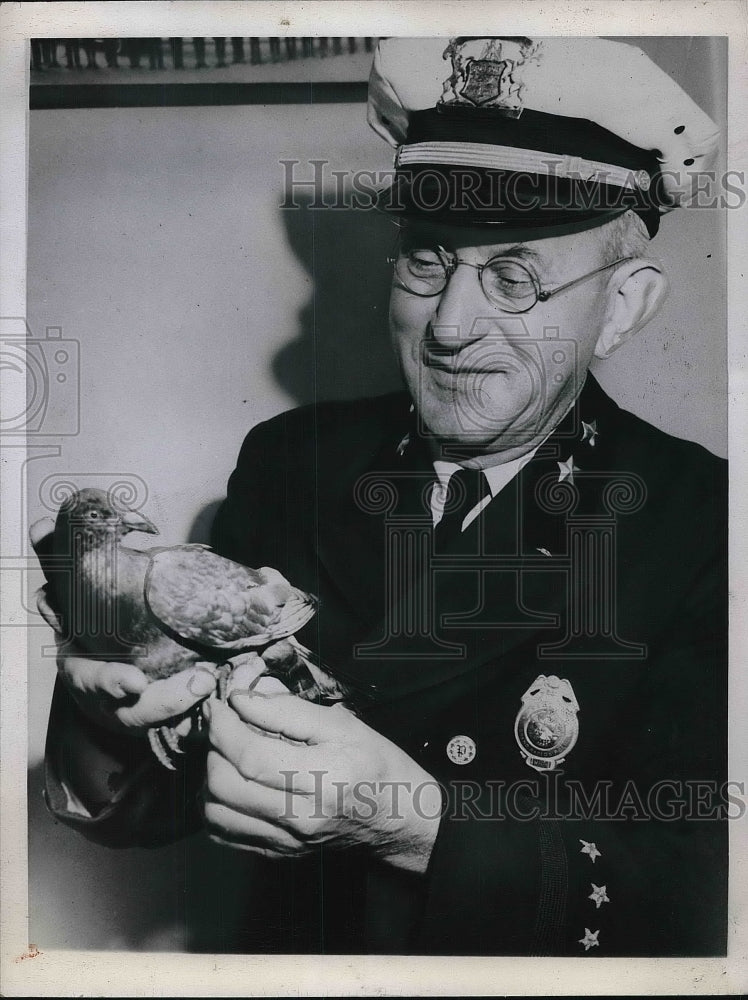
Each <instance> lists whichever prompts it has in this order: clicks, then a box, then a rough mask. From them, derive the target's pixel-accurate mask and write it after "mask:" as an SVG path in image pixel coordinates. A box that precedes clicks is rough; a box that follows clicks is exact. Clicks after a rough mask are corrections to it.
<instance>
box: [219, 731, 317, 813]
mask: <svg viewBox="0 0 748 1000" xmlns="http://www.w3.org/2000/svg"><path fill="white" fill-rule="evenodd" d="M284 778H286V779H287V787H286V788H269V787H268V786H267V785H260V784H258V782H256V781H247V779H246V778H244V777H243V776H242V775H241V774H240V773H239V772H238V771H237V769H236V768H235V767H234V765H233V764H230V763H229V762H228V761H227V760H226V758H225V757H222V756H221V754H220V753H218V751H216V750H211V751H210V753H209V754H208V760H207V763H206V779H205V781H206V787H207V790H208V793H209V796H210V798H212V799H214V800H215V801H216V802H221V803H223V804H224V805H228V806H230V808H232V809H235V810H236V811H237V812H240V813H243V814H244V815H245V816H254V817H255V819H263V820H267V822H269V823H279V824H280V825H281V826H284V827H287V828H288V826H289V824H290V825H291V826H293V823H294V821H297V822H298V821H300V820H304V819H308V817H309V814H310V813H311V812H312V810H313V809H314V803H313V801H312V800H311V796H310V795H299V794H295V793H297V792H298V791H299V790H300V786H301V785H302V781H303V779H304V778H306V781H305V782H304V784H305V785H306V786H307V787H308V788H309V791H310V793H311V792H312V791H313V788H312V786H311V778H310V777H309V775H301V774H293V772H288V773H287V775H285V776H284Z"/></svg>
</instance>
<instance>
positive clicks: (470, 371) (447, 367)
mask: <svg viewBox="0 0 748 1000" xmlns="http://www.w3.org/2000/svg"><path fill="white" fill-rule="evenodd" d="M422 360H423V363H424V365H425V366H426V367H427V368H430V369H432V370H435V371H438V372H443V373H444V374H446V375H452V376H455V377H456V376H459V375H507V374H510V373H515V372H517V371H519V368H518V366H517V365H516V364H513V363H512V362H511V361H509V359H508V358H501V359H498V358H497V359H496V361H491V362H490V363H484V362H481V361H480V360H479V359H477V358H476V359H472V360H471V359H469V358H465V359H461V358H459V357H457V356H455V355H451V356H450V355H448V354H444V353H439V354H437V353H434V352H433V351H430V350H425V351H424V352H423V354H422Z"/></svg>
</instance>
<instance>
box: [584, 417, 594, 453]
mask: <svg viewBox="0 0 748 1000" xmlns="http://www.w3.org/2000/svg"><path fill="white" fill-rule="evenodd" d="M596 437H597V420H593V421H592V422H591V423H589V424H586V423H585V422H584V420H583V421H582V440H583V441H587V440H589V442H590V445H591V446H592V447H593V448H594V447H595V438H596Z"/></svg>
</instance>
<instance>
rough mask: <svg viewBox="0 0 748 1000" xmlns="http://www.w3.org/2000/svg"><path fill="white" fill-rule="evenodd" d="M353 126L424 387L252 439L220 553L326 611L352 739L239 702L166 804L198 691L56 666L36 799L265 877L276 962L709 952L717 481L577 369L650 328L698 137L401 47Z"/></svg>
mask: <svg viewBox="0 0 748 1000" xmlns="http://www.w3.org/2000/svg"><path fill="white" fill-rule="evenodd" d="M634 77H636V79H637V80H638V81H639V83H640V85H641V86H640V90H641V91H642V92H644V91H647V92H649V93H650V94H651V95H652V105H653V107H654V108H655V109H656V111H653V113H652V114H649V115H646V116H642V115H641V114H640V112H639V109H637V108H634V107H632V105H631V102H630V100H629V99H628V97H627V95H626V92H625V88H624V85H623V83H624V81H626V80H630V79H632V78H634ZM369 120H370V122H371V124H372V125H373V127H374V128H375V129H376V130H377V131H378V132H379V133H380V134H381V135H383V136H384V137H385V138H386V139H387V140H388V141H389V142H391V143H392V144H393V145H394V146H396V147H397V150H398V153H397V159H396V166H397V171H396V176H395V180H394V183H393V184H392V186H391V187H390V188H388V190H387V191H385V192H383V193H382V194H381V196H380V207H381V208H382V209H383V210H384V211H386V212H388V213H390V214H391V216H392V218H393V219H394V220H396V222H397V226H398V238H397V245H396V247H395V248H394V249H393V256H392V263H393V285H392V296H391V307H390V327H391V334H392V340H393V344H394V348H395V351H396V353H397V357H398V359H399V362H400V367H401V370H402V374H403V378H404V382H405V386H406V389H407V391H406V392H404V393H397V394H394V395H390V396H384V397H380V398H376V399H368V400H359V401H355V402H351V403H330V404H321V405H319V406H316V407H309V408H304V409H301V410H296V411H293V412H290V413H286V414H283V415H281V416H279V417H277V418H275V419H273V420H270V421H268V422H267V423H265V424H262V425H260V426H258V427H256V428H255V429H254V430H253V431H251V433H250V434H249V435H248V437H247V438H246V440H245V442H244V445H243V448H242V451H241V454H240V456H239V460H238V464H237V467H236V470H235V472H234V473H233V475H232V477H231V480H230V482H229V487H228V496H227V499H226V501H225V503H224V504H223V506H222V507H221V509H220V510H219V512H218V515H217V518H216V522H215V526H214V545H215V547H216V549H217V550H218V551H219V552H221V553H222V554H224V555H226V556H229V557H230V558H232V559H235V560H237V561H240V562H244V563H247V564H249V565H255V566H257V565H261V564H267V565H271V566H274V567H277V568H278V569H280V570H281V571H282V572H283V573H284V574H285V575H286V576H288V578H289V579H291V580H292V581H293V583H294V584H295V585H297V586H299V587H302V588H305V589H307V590H309V591H312V592H314V593H316V594H317V595H319V597H320V609H319V612H318V614H317V616H316V617H315V619H313V620H312V622H311V623H310V624H309V625H308V626H306V627H305V629H304V630H303V631H302V633H301V638H302V640H303V641H304V642H305V643H306V644H307V645H308V646H309V647H311V648H313V649H314V650H315V652H316V653H317V654H318V655H319V656H320V657H321V659H322V661H323V662H324V663H325V664H326V665H327V666H328V667H329V669H330V670H331V671H332V672H333V673H337V674H338V675H339V676H340V677H341V678H342V679H344V680H345V682H346V685H347V686H348V689H349V691H350V693H351V694H350V699H349V705H348V708H351V709H353V711H349V710H348V709H347V708H344V707H341V706H326V705H315V704H310V703H308V702H304V701H302V700H300V699H298V698H295V697H292V696H288V695H284V694H282V693H278V692H277V691H274V690H272V689H271V687H270V686H268V687H266V688H265V689H264V692H263V688H262V685H260V686H259V687H257V688H253V690H252V691H250V690H248V689H244V690H242V687H241V685H240V684H237V685H235V689H234V692H233V694H232V695H231V697H230V700H229V704H224V703H222V702H221V701H219V700H216V699H213V698H211V699H210V700H209V701H207V702H205V703H204V714H205V717H206V718H207V719H208V732H209V740H210V748H209V751H208V753H207V759H206V757H205V754H204V752H201V751H200V750H188V752H187V753H186V754H185V760H184V763H183V764H182V766H181V768H180V770H179V772H178V774H177V776H176V777H174V776H173V775H171V774H170V773H167V772H166V771H163V770H161V769H160V768H159V765H158V764H156V763H155V762H154V761H152V760H150V759H149V756H148V751H147V748H146V747H145V746H144V742H143V741H142V740H137V739H135V738H134V734H137V733H141V732H142V730H143V729H145V728H146V727H148V726H152V725H154V724H157V723H159V722H162V721H164V720H165V719H168V718H170V717H172V716H174V715H175V714H176V713H177V712H179V711H183V710H184V709H186V708H188V707H189V705H190V704H193V703H195V702H197V701H199V700H201V699H203V698H205V695H206V694H207V693H209V690H210V689H211V688H212V680H211V679H210V678H208V681H207V686H204V687H203V688H198V687H197V684H198V683H200V682H201V678H200V677H197V680H196V675H195V674H194V673H191V672H184V673H183V674H178V675H175V676H174V677H172V678H169V679H168V680H164V681H157V682H154V683H152V684H150V685H146V683H145V679H144V678H143V677H142V675H141V676H138V674H139V672H138V671H136V670H135V668H134V667H132V666H127V665H122V666H121V667H116V666H115V665H107V669H102V668H101V665H100V664H94V663H92V661H87V660H82V659H81V658H79V657H75V656H67V657H63V658H62V659H61V675H62V682H61V683H60V684H59V685H58V689H57V692H56V695H55V701H54V705H53V711H52V719H51V723H50V739H49V741H48V748H49V754H48V769H49V780H48V800H49V804H50V806H51V808H52V809H53V811H54V812H55V813H56V815H58V816H59V817H60V818H61V819H62V820H63V821H65V822H67V823H69V824H71V825H73V826H76V827H77V828H79V829H81V831H82V832H84V833H85V834H86V835H87V836H89V837H91V838H92V839H94V840H98V841H100V842H102V843H107V844H111V845H135V844H158V843H163V842H166V841H168V840H171V839H175V838H177V837H179V836H182V835H184V833H185V832H188V831H190V830H193V829H196V828H198V827H199V826H201V825H202V826H204V827H205V828H206V829H207V831H208V832H209V834H210V835H211V837H212V838H213V839H214V840H216V841H217V842H219V843H222V844H225V845H226V846H227V848H228V849H229V850H230V849H239V850H247V851H251V852H256V853H258V854H260V855H264V856H265V858H266V859H267V860H266V861H265V862H264V864H263V866H262V867H263V874H262V878H264V879H265V880H266V881H265V883H263V884H264V885H265V890H262V889H261V888H260V887H259V885H260V883H259V882H258V883H257V885H256V886H255V889H254V892H255V896H254V900H255V903H252V902H250V904H249V905H250V906H254V905H256V906H257V907H260V908H262V907H263V906H265V905H266V903H265V902H264V901H266V900H267V899H269V898H270V897H271V896H272V895H273V894H275V895H277V894H278V891H279V886H282V887H283V891H284V892H285V893H287V896H285V897H284V899H285V900H286V905H284V906H283V905H282V906H281V907H280V908H279V909H278V911H277V913H276V920H278V921H280V926H279V927H278V928H277V933H276V935H275V938H274V939H273V941H271V940H270V939H271V937H272V935H269V936H268V945H267V947H268V948H282V949H283V950H291V951H293V950H295V948H296V947H298V944H295V943H297V942H298V941H299V940H300V937H299V935H298V924H299V922H300V921H301V920H302V919H305V920H309V919H310V914H314V915H315V919H316V920H317V922H318V923H317V925H316V926H315V931H314V934H312V936H311V938H312V942H313V943H312V945H311V947H313V948H314V949H315V950H324V951H329V952H335V951H343V952H351V951H353V952H361V951H371V952H412V953H441V954H485V955H492V954H530V955H545V954H558V955H597V954H599V955H607V956H610V955H644V954H660V955H665V954H669V955H680V954H717V953H720V952H723V951H724V949H725V930H726V922H725V910H726V870H727V865H726V832H725V822H724V808H723V806H724V802H723V801H722V791H723V789H722V783H723V782H724V781H725V778H726V774H725V767H726V748H725V716H726V658H725V637H726V612H725V547H726V504H725V481H726V477H725V469H724V463H723V462H721V461H720V460H718V459H716V458H714V457H713V456H711V455H710V454H709V453H707V452H706V451H704V450H703V449H702V448H700V447H698V446H696V445H694V444H690V443H687V442H684V441H680V440H677V439H674V438H672V437H669V436H667V435H665V434H664V433H662V432H660V431H658V430H656V429H655V428H653V427H651V426H649V425H648V424H646V423H644V422H643V421H642V420H640V419H638V418H637V417H635V416H633V415H632V414H630V413H627V412H625V411H623V410H621V409H619V407H618V406H617V405H616V404H615V403H614V402H613V401H612V400H611V399H609V398H608V397H607V396H606V395H605V393H604V392H603V391H602V389H601V388H600V387H599V386H598V385H597V383H596V382H595V380H594V379H593V378H592V376H591V375H589V374H588V368H589V365H590V363H591V361H592V360H593V358H606V357H608V356H609V355H610V354H612V353H613V352H614V351H615V350H617V348H619V347H620V346H622V345H623V344H625V343H626V341H627V340H628V339H629V338H630V337H631V336H632V335H633V334H635V333H636V332H637V331H638V330H640V329H641V328H642V327H643V326H644V325H645V324H646V323H647V322H648V321H649V320H650V319H651V317H652V316H653V315H654V314H655V312H656V310H657V308H658V306H659V304H660V302H661V301H662V299H663V297H664V295H665V292H666V281H665V278H664V275H663V272H662V268H661V266H660V265H659V264H658V263H657V261H656V260H655V259H654V258H653V257H652V256H651V255H650V252H649V240H650V238H651V237H652V236H654V235H655V233H656V231H657V228H658V226H659V221H660V215H661V212H662V211H663V210H665V209H668V208H672V207H675V206H677V205H678V204H679V203H681V202H685V201H687V199H688V196H689V190H690V185H691V182H692V178H691V177H690V175H689V174H688V171H686V170H684V167H687V166H689V165H693V164H694V163H696V164H697V166H699V167H702V168H703V167H704V166H706V164H707V163H708V159H709V157H710V155H711V154H712V153H713V152H714V149H715V147H716V130H715V127H714V125H713V123H712V122H710V121H709V119H708V118H707V117H706V116H705V115H704V114H703V113H702V112H701V111H700V110H699V109H698V108H697V107H696V106H695V105H694V104H693V102H692V101H691V100H690V99H689V98H688V97H687V96H686V95H685V94H684V93H683V92H682V91H681V90H680V89H679V88H678V87H677V86H676V85H675V84H674V83H673V82H672V81H671V80H670V79H669V78H668V77H667V76H666V75H665V74H664V73H662V72H661V71H660V70H659V69H658V68H657V67H656V66H654V65H653V64H652V63H651V62H650V61H649V60H648V59H647V58H646V57H645V56H644V55H643V54H642V53H641V52H639V51H638V50H637V49H634V48H632V47H630V46H626V45H620V44H616V43H613V42H606V41H602V40H598V39H581V40H580V39H542V40H531V39H524V38H457V39H452V40H450V41H449V42H447V41H445V40H443V39H441V40H440V39H419V40H410V39H388V40H385V41H383V42H381V43H380V46H379V49H378V51H377V54H376V57H375V62H374V68H373V70H372V78H371V84H370V102H369ZM268 468H272V469H273V470H274V472H273V475H272V476H267V475H265V474H264V473H265V470H267V469H268ZM202 680H203V681H204V680H205V677H204V675H203V677H202ZM258 692H259V693H258ZM71 693H72V694H73V695H74V697H72V698H71V697H70V694H71ZM263 693H264V696H263ZM279 736H280V737H281V738H280V739H279V738H278V737H279ZM290 860H295V862H296V864H295V865H289V861H290ZM289 873H290V874H289ZM258 879H260V876H258ZM302 886H303V889H302V888H300V887H302ZM264 893H267V895H265V894H264ZM302 897H304V898H306V899H307V900H308V899H309V898H311V899H312V901H313V905H311V906H310V907H309V908H308V909H306V910H305V909H304V907H303V906H301V905H300V904H299V900H300V899H301V898H302ZM315 900H316V904H314V901H315ZM315 906H316V908H315ZM308 940H309V936H307V941H308ZM279 942H285V946H284V944H280V943H279ZM307 946H309V945H308V944H307ZM252 947H254V948H255V949H257V947H258V944H257V940H254V941H253V943H252ZM260 947H261V945H260Z"/></svg>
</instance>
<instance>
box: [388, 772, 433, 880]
mask: <svg viewBox="0 0 748 1000" xmlns="http://www.w3.org/2000/svg"><path fill="white" fill-rule="evenodd" d="M424 774H425V772H424ZM403 806H404V816H403V819H402V822H401V826H400V827H399V830H398V835H397V837H396V838H394V839H393V840H392V841H390V842H389V843H386V844H385V846H384V847H383V850H382V852H381V854H380V857H381V859H382V861H384V862H385V864H388V865H390V866H392V867H393V868H399V869H401V870H403V871H410V872H413V873H414V874H417V875H425V874H426V870H427V869H428V866H429V861H430V860H431V854H432V852H433V849H434V844H435V843H436V838H437V835H438V833H439V826H440V824H441V817H442V812H443V799H442V793H441V789H440V788H439V785H438V784H437V783H436V781H434V779H433V778H431V777H430V776H429V775H425V777H424V780H422V781H420V782H418V783H416V784H414V785H413V786H412V789H411V791H410V794H408V795H407V796H406V797H405V801H404V802H403Z"/></svg>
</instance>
